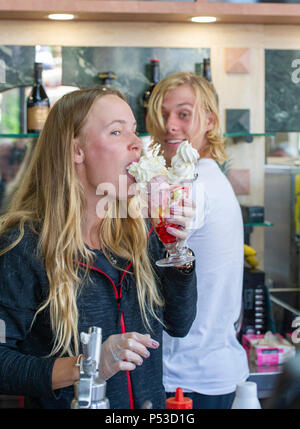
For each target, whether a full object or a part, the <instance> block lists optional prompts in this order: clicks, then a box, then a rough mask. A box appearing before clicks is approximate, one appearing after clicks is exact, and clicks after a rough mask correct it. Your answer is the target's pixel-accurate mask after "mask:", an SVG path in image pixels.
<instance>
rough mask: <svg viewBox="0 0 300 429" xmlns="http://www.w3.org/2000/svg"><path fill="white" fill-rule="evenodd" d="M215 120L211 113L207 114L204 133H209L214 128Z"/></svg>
mask: <svg viewBox="0 0 300 429" xmlns="http://www.w3.org/2000/svg"><path fill="white" fill-rule="evenodd" d="M215 122H216V118H215V115H214V113H213V112H209V113H208V114H207V122H206V131H211V130H212V129H213V127H214V126H215Z"/></svg>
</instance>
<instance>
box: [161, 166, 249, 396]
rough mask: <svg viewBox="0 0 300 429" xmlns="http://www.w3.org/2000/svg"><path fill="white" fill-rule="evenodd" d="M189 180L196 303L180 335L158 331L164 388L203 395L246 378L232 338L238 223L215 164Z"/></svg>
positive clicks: (239, 255) (237, 295)
mask: <svg viewBox="0 0 300 429" xmlns="http://www.w3.org/2000/svg"><path fill="white" fill-rule="evenodd" d="M196 173H198V178H197V180H196V181H195V182H194V184H193V193H194V197H195V198H194V201H196V209H197V211H198V214H197V216H196V218H195V220H194V222H193V225H192V227H193V229H191V232H190V235H189V238H188V246H189V247H190V248H191V249H192V250H193V251H194V253H195V256H196V273H197V289H198V304H197V315H196V318H195V320H194V322H193V325H192V327H191V329H190V331H189V333H188V335H187V336H186V337H184V338H174V337H170V336H169V335H168V334H167V333H166V332H164V338H163V362H164V378H163V382H164V386H165V390H166V391H167V392H175V391H176V388H177V387H181V388H182V389H183V391H186V392H187V391H193V392H198V393H202V394H207V395H223V394H227V393H231V392H234V391H235V389H236V385H237V384H238V383H239V382H241V381H245V380H246V379H247V377H248V376H249V369H248V362H247V356H246V353H245V351H244V349H243V347H242V346H241V345H240V343H239V342H238V340H237V338H236V331H235V327H234V324H235V322H236V321H237V319H238V318H239V315H240V311H241V303H242V285H243V266H244V252H243V244H244V237H243V222H242V216H241V210H240V206H239V203H238V201H237V199H236V197H235V194H234V192H233V189H232V187H231V185H230V183H229V181H228V180H227V178H226V177H225V175H224V174H223V173H222V171H221V170H220V168H219V166H218V165H217V163H216V162H215V161H214V160H212V159H208V158H203V159H200V160H199V161H198V163H197V167H196Z"/></svg>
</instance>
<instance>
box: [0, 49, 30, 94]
mask: <svg viewBox="0 0 300 429" xmlns="http://www.w3.org/2000/svg"><path fill="white" fill-rule="evenodd" d="M34 60H35V46H3V45H2V46H0V91H4V90H6V89H10V88H15V87H20V86H31V85H32V84H33V70H34Z"/></svg>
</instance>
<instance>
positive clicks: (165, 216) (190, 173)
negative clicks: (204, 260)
mask: <svg viewBox="0 0 300 429" xmlns="http://www.w3.org/2000/svg"><path fill="white" fill-rule="evenodd" d="M158 152H159V146H157V147H156V148H155V150H154V152H153V155H152V156H149V155H148V156H146V157H143V156H142V157H141V159H140V161H139V162H137V163H133V164H131V165H130V166H129V168H128V171H129V173H130V174H131V175H133V176H134V177H135V179H136V181H137V182H138V183H140V184H141V185H142V186H145V185H146V186H147V188H148V192H149V195H150V198H149V204H150V217H151V221H152V224H153V226H154V228H155V231H156V233H157V235H158V237H159V239H160V241H161V242H162V243H163V244H164V246H165V248H166V250H167V252H168V255H167V256H166V258H164V259H160V260H159V261H156V265H158V266H160V267H172V266H181V265H185V264H187V263H188V262H192V261H194V259H195V257H194V256H193V255H190V254H189V253H188V250H189V249H188V247H187V245H186V243H185V241H183V240H178V239H177V238H176V237H175V236H174V235H172V234H170V233H169V232H168V230H167V229H168V228H169V227H172V228H176V229H181V228H182V227H181V226H180V225H177V224H175V223H172V217H176V215H178V214H179V215H180V214H182V213H183V210H184V200H189V199H190V200H191V196H192V183H193V181H194V180H195V178H196V175H195V174H194V169H195V163H196V162H197V159H198V158H199V155H198V152H197V151H196V150H195V149H194V148H193V147H192V145H191V144H190V143H189V142H188V141H184V142H182V143H181V145H180V146H179V147H178V149H177V152H176V155H175V156H174V157H173V158H172V160H171V166H170V167H169V168H166V166H165V159H164V158H163V156H159V155H158Z"/></svg>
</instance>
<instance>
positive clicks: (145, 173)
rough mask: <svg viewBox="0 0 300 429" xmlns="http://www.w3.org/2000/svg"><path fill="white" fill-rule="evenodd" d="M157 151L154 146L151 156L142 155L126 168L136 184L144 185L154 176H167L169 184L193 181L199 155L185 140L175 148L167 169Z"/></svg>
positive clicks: (158, 149)
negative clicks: (174, 153)
mask: <svg viewBox="0 0 300 429" xmlns="http://www.w3.org/2000/svg"><path fill="white" fill-rule="evenodd" d="M159 151H160V145H159V144H156V145H155V146H154V150H153V152H152V154H145V155H142V156H141V158H140V160H139V161H138V162H133V163H132V164H130V165H129V166H128V167H127V170H128V172H129V174H131V175H132V176H133V177H134V178H135V180H136V181H137V182H138V183H142V184H146V183H148V182H150V180H151V179H152V178H153V177H156V176H167V178H168V181H169V183H171V184H176V183H180V182H183V181H184V180H193V178H194V171H195V164H196V162H197V160H198V159H199V154H198V152H197V150H196V149H194V148H193V146H192V145H191V144H190V143H189V142H188V141H187V140H184V141H183V142H182V143H181V144H180V146H179V147H178V148H177V151H176V155H174V156H173V158H172V159H171V167H169V168H167V167H166V161H165V158H164V157H163V156H162V155H159Z"/></svg>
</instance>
